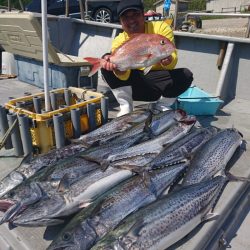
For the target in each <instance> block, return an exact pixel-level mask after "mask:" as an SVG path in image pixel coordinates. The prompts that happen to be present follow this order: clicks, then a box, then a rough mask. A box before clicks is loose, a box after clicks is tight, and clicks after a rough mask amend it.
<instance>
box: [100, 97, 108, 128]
mask: <svg viewBox="0 0 250 250" xmlns="http://www.w3.org/2000/svg"><path fill="white" fill-rule="evenodd" d="M108 109H109V98H108V97H107V96H104V97H102V98H101V110H102V122H103V124H104V123H107V122H108Z"/></svg>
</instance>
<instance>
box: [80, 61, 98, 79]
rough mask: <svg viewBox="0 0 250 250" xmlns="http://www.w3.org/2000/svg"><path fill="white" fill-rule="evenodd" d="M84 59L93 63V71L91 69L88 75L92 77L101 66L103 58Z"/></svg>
mask: <svg viewBox="0 0 250 250" xmlns="http://www.w3.org/2000/svg"><path fill="white" fill-rule="evenodd" d="M83 59H84V60H86V61H88V62H89V63H90V64H92V69H91V71H90V73H89V75H88V77H91V76H92V75H94V74H95V73H96V72H97V71H98V70H99V68H100V67H101V59H100V58H94V57H85V58H83Z"/></svg>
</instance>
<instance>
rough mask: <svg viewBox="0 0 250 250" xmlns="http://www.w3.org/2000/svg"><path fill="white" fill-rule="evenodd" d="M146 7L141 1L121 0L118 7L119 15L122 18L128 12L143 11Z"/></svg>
mask: <svg viewBox="0 0 250 250" xmlns="http://www.w3.org/2000/svg"><path fill="white" fill-rule="evenodd" d="M143 9H144V7H143V4H142V1H141V0H121V1H120V3H119V4H118V6H117V14H118V16H119V17H120V16H121V15H122V14H123V13H124V12H125V11H127V10H141V11H143Z"/></svg>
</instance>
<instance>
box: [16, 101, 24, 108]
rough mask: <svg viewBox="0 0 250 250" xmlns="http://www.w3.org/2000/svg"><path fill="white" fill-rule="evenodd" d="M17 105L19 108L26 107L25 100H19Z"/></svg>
mask: <svg viewBox="0 0 250 250" xmlns="http://www.w3.org/2000/svg"><path fill="white" fill-rule="evenodd" d="M16 106H17V107H18V108H24V107H25V102H24V101H18V102H16Z"/></svg>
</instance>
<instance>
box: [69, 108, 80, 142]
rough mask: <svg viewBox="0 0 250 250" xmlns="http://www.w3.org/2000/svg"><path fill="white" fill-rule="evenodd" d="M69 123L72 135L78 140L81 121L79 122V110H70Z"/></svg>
mask: <svg viewBox="0 0 250 250" xmlns="http://www.w3.org/2000/svg"><path fill="white" fill-rule="evenodd" d="M70 113H71V121H72V125H73V135H74V138H75V139H76V138H79V137H80V136H81V120H80V109H79V108H76V109H71V110H70Z"/></svg>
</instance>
